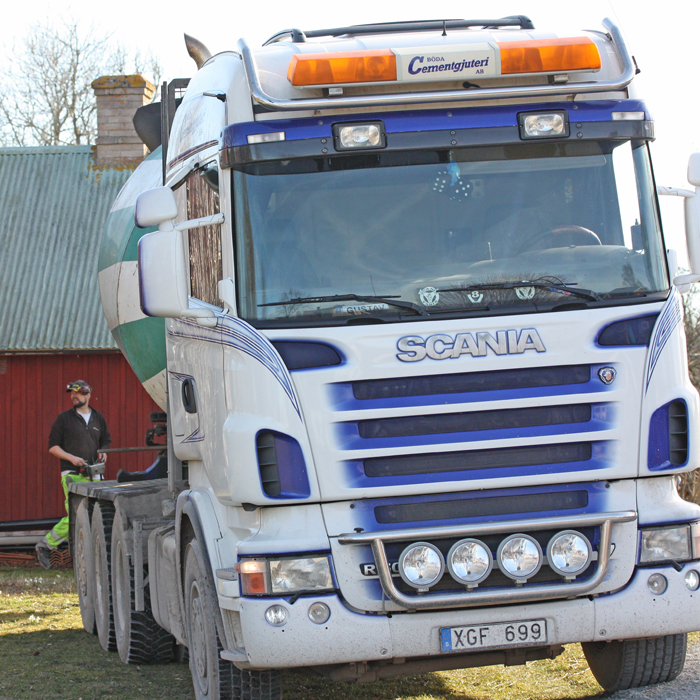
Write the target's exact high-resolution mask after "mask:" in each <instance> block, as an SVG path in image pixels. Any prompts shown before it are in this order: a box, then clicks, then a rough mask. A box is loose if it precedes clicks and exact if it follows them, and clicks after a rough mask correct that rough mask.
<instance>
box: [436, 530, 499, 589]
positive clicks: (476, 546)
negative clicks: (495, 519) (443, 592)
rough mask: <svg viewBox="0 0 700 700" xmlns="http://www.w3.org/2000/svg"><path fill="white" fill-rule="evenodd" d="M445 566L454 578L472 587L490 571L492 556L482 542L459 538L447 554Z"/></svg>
mask: <svg viewBox="0 0 700 700" xmlns="http://www.w3.org/2000/svg"><path fill="white" fill-rule="evenodd" d="M447 567H448V568H449V570H450V573H451V574H452V577H453V578H454V579H456V580H457V581H459V582H460V583H463V584H465V585H466V586H468V587H470V588H473V587H474V586H476V585H477V584H478V583H480V582H481V581H483V580H484V579H485V578H486V577H487V576H488V575H489V574H490V573H491V569H492V567H493V557H492V556H491V552H490V550H489V548H488V547H487V546H486V545H485V544H484V543H483V542H480V541H479V540H472V539H468V540H460V541H459V542H456V543H455V544H454V545H453V546H452V549H450V552H449V554H448V555H447Z"/></svg>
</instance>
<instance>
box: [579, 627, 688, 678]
mask: <svg viewBox="0 0 700 700" xmlns="http://www.w3.org/2000/svg"><path fill="white" fill-rule="evenodd" d="M581 646H582V647H583V653H584V654H585V655H586V660H587V661H588V665H589V666H590V669H591V671H592V672H593V675H594V676H595V679H596V680H597V681H598V683H600V685H602V686H603V688H605V690H607V691H609V692H615V691H617V690H626V689H627V688H639V687H641V686H645V685H654V684H656V683H666V682H667V681H672V680H673V679H674V678H677V677H678V674H679V673H680V672H681V671H682V670H683V664H684V663H685V652H686V649H687V646H688V635H686V634H667V635H666V636H665V637H650V638H648V639H627V640H623V641H620V642H585V643H583V644H582V645H581Z"/></svg>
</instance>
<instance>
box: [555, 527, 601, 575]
mask: <svg viewBox="0 0 700 700" xmlns="http://www.w3.org/2000/svg"><path fill="white" fill-rule="evenodd" d="M592 551H593V548H592V547H591V543H590V542H589V541H588V539H587V538H586V537H584V536H583V535H582V534H581V533H580V532H574V531H573V530H566V531H564V532H560V533H558V534H556V535H554V537H552V539H551V540H549V544H548V545H547V561H548V562H549V566H550V567H551V568H552V569H554V571H556V572H557V573H558V574H561V575H562V576H567V577H573V576H576V575H577V574H580V573H582V572H583V571H585V570H586V569H587V568H588V564H589V563H590V561H591V554H592Z"/></svg>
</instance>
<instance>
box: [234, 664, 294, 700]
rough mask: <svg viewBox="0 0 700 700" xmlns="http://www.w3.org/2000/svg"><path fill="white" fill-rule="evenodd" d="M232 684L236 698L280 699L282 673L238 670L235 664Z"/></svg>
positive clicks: (248, 699)
mask: <svg viewBox="0 0 700 700" xmlns="http://www.w3.org/2000/svg"><path fill="white" fill-rule="evenodd" d="M233 670H234V677H233V685H234V695H233V696H234V698H236V699H237V700H238V699H239V698H240V700H281V698H282V674H281V673H280V672H279V671H278V670H276V669H270V670H269V671H240V670H239V669H237V668H236V667H235V666H234V668H233Z"/></svg>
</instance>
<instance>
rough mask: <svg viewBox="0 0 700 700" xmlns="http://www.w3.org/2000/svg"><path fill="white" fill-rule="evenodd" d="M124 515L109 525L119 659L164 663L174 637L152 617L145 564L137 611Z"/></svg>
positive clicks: (170, 650)
mask: <svg viewBox="0 0 700 700" xmlns="http://www.w3.org/2000/svg"><path fill="white" fill-rule="evenodd" d="M124 526H125V522H124V516H123V515H122V513H121V512H120V511H117V514H116V516H115V518H114V525H113V526H112V602H113V607H114V634H115V638H116V643H117V651H118V652H119V658H120V659H121V660H122V661H123V662H124V663H125V664H158V663H167V662H168V661H171V660H172V658H173V646H174V644H175V640H174V638H173V636H172V635H171V634H170V632H168V631H167V630H164V629H163V628H162V627H161V626H160V625H159V624H158V623H157V622H156V621H155V620H154V619H153V613H152V612H151V593H150V587H149V585H148V566H147V565H144V572H143V576H144V591H143V598H144V610H143V611H137V610H136V588H135V585H134V583H135V577H134V564H133V562H132V561H131V559H130V557H129V555H128V554H127V540H126V537H127V535H126V531H125V527H124Z"/></svg>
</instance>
